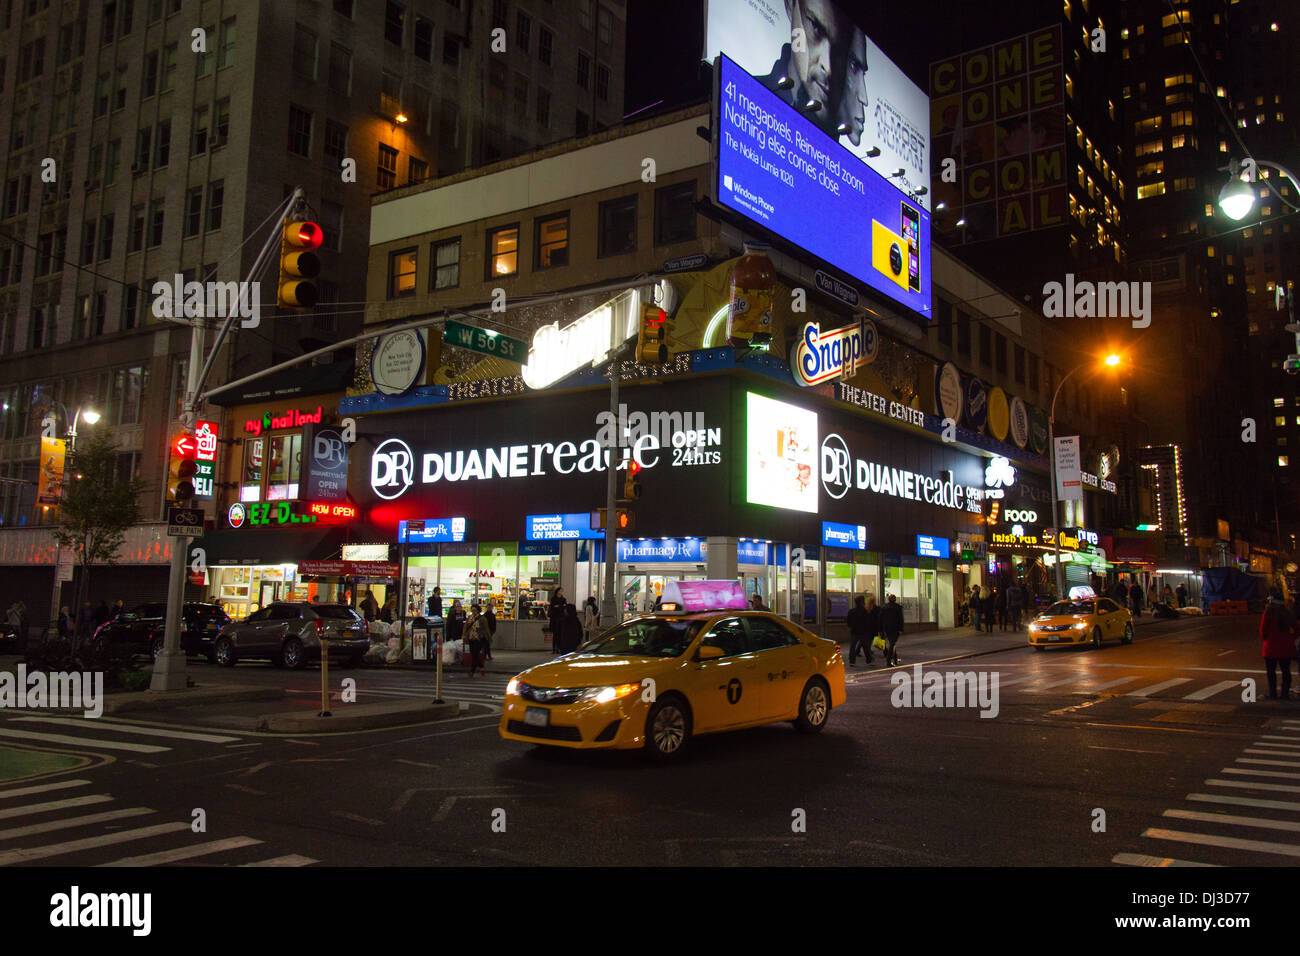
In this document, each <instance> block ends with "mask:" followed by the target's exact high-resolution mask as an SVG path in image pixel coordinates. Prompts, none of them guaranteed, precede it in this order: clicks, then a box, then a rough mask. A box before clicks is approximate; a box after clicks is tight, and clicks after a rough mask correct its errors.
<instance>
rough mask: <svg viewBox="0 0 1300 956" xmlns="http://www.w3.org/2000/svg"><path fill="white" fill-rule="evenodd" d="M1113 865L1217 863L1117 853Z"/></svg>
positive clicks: (1205, 864)
mask: <svg viewBox="0 0 1300 956" xmlns="http://www.w3.org/2000/svg"><path fill="white" fill-rule="evenodd" d="M1110 862H1112V863H1119V864H1122V865H1124V866H1215V867H1217V866H1218V865H1219V864H1217V863H1193V862H1192V861H1190V860H1175V859H1173V858H1172V857H1167V856H1147V855H1146V854H1145V853H1116V854H1115V855H1114V856H1113V857H1111V861H1110Z"/></svg>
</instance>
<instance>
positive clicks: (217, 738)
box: [17, 717, 239, 744]
mask: <svg viewBox="0 0 1300 956" xmlns="http://www.w3.org/2000/svg"><path fill="white" fill-rule="evenodd" d="M17 719H18V720H20V721H22V720H31V721H39V722H43V723H47V724H63V725H65V726H70V727H91V728H93V729H96V730H104V729H107V730H114V731H117V732H118V733H123V734H140V735H141V736H143V737H170V738H172V739H174V740H197V741H199V742H201V743H208V744H226V743H233V742H234V741H236V740H239V738H238V737H223V736H221V735H219V734H196V733H194V732H192V731H188V730H168V729H166V728H164V727H139V726H137V725H135V724H118V723H114V722H113V721H111V720H99V719H94V720H89V719H87V718H84V717H82V718H78V717H19V718H17Z"/></svg>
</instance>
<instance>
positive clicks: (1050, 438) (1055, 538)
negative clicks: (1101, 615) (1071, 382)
mask: <svg viewBox="0 0 1300 956" xmlns="http://www.w3.org/2000/svg"><path fill="white" fill-rule="evenodd" d="M1064 381H1065V380H1064V379H1062V383H1064ZM1052 405H1053V407H1054V406H1055V405H1056V402H1055V401H1053V402H1052ZM1047 444H1048V450H1049V452H1050V453H1051V461H1052V532H1053V534H1052V546H1053V548H1055V549H1056V600H1058V601H1059V600H1061V599H1062V596H1063V595H1064V594H1065V575H1064V573H1063V570H1062V568H1061V527H1060V522H1059V520H1058V519H1059V517H1060V514H1059V508H1058V507H1057V505H1058V504H1059V502H1058V501H1057V500H1056V422H1055V420H1054V419H1052V418H1050V417H1049V418H1048V419H1047Z"/></svg>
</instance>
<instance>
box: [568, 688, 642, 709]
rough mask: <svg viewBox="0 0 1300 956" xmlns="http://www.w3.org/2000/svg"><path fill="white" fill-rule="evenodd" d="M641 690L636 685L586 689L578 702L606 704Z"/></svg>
mask: <svg viewBox="0 0 1300 956" xmlns="http://www.w3.org/2000/svg"><path fill="white" fill-rule="evenodd" d="M640 689H641V685H640V684H639V683H637V684H613V685H611V686H607V687H588V688H586V689H584V690H583V692H582V696H580V697H579V698H578V700H594V701H595V702H596V703H598V704H608V703H609V702H610V701H611V700H620V699H622V698H624V697H630V696H631V695H633V694H635V693H636V692H637V691H639V690H640Z"/></svg>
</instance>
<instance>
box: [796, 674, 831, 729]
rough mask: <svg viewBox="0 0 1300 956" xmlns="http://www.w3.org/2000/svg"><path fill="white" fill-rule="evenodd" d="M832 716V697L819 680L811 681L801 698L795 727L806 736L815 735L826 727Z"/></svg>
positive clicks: (805, 687)
mask: <svg viewBox="0 0 1300 956" xmlns="http://www.w3.org/2000/svg"><path fill="white" fill-rule="evenodd" d="M830 715H831V695H830V692H829V691H828V690H827V689H826V685H825V684H824V683H822V682H821V681H820V680H818V679H817V678H815V677H814V678H813V679H812V680H810V681H809V682H808V683H807V684H806V685H805V686H804V689H803V696H801V697H800V698H799V716H798V717H796V718H795V720H794V725H795V726H796V727H798V728H799V730H801V731H802V732H803V733H805V734H815V733H817V732H818V731H820V730H821V729H822V728H823V727H825V726H826V721H827V720H828V719H829V718H830Z"/></svg>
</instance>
